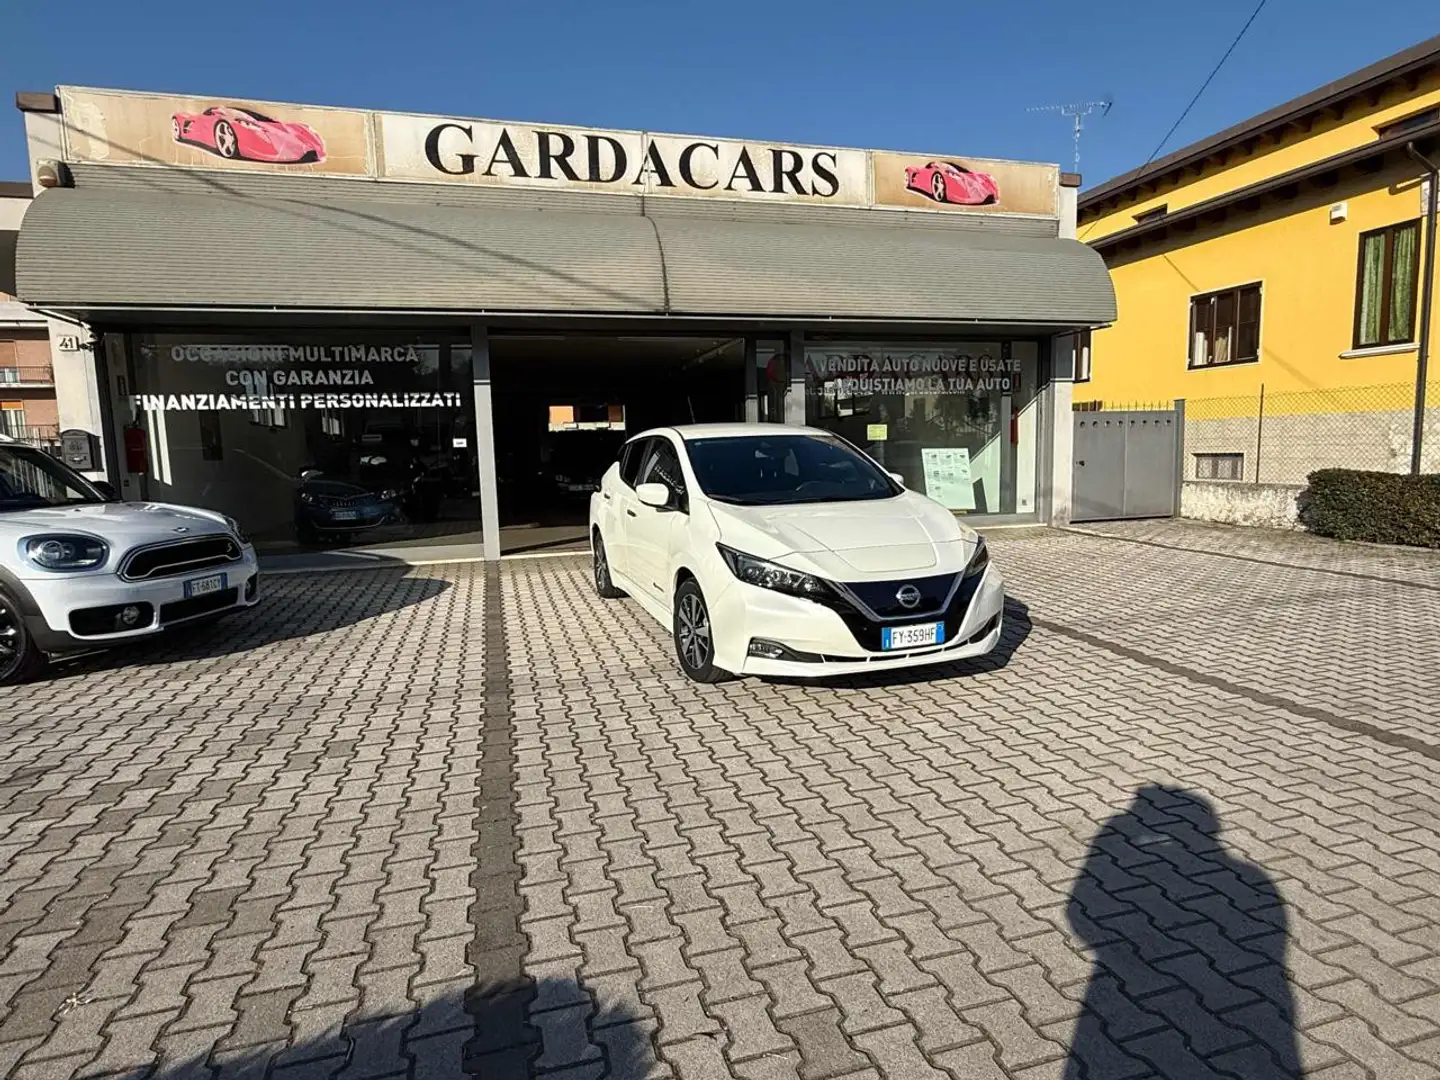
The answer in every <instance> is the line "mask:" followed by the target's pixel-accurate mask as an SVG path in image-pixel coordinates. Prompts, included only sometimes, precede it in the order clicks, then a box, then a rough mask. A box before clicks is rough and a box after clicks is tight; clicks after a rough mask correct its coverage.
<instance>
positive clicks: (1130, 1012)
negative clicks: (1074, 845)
mask: <svg viewBox="0 0 1440 1080" xmlns="http://www.w3.org/2000/svg"><path fill="white" fill-rule="evenodd" d="M1220 828H1221V826H1220V821H1219V818H1218V817H1217V815H1216V813H1215V808H1214V807H1213V806H1212V805H1211V803H1210V801H1209V800H1208V799H1206V798H1204V797H1203V796H1201V795H1198V794H1196V793H1195V792H1192V791H1186V790H1183V789H1178V788H1170V787H1162V786H1160V785H1148V786H1146V787H1143V788H1141V789H1140V790H1139V791H1137V792H1136V793H1135V798H1134V799H1133V801H1132V802H1131V803H1130V805H1129V806H1128V807H1126V809H1125V810H1124V811H1122V812H1121V813H1119V814H1116V815H1115V816H1114V817H1112V818H1110V819H1109V820H1107V821H1106V822H1105V823H1104V825H1102V826H1101V827H1100V830H1099V831H1098V832H1097V833H1096V834H1095V836H1094V838H1093V839H1092V840H1091V842H1090V847H1089V850H1088V852H1087V853H1086V857H1085V863H1084V866H1083V867H1082V868H1081V871H1080V873H1079V875H1078V876H1077V877H1076V879H1075V884H1074V885H1073V887H1072V888H1071V892H1070V899H1069V905H1068V907H1067V909H1066V916H1067V918H1068V920H1069V923H1070V927H1071V929H1072V930H1073V931H1074V933H1075V935H1076V936H1077V937H1078V938H1079V939H1080V940H1081V941H1083V942H1085V944H1086V945H1088V946H1089V948H1090V949H1091V950H1092V954H1093V956H1094V966H1093V968H1092V970H1091V973H1090V979H1089V982H1088V983H1087V984H1086V988H1085V998H1084V1008H1083V1011H1082V1013H1081V1015H1080V1019H1079V1021H1078V1023H1077V1024H1076V1027H1075V1034H1074V1037H1073V1039H1072V1041H1071V1046H1070V1056H1069V1059H1068V1061H1067V1062H1066V1066H1065V1072H1064V1076H1065V1078H1066V1080H1085V1078H1093V1077H1096V1076H1105V1077H1112V1076H1113V1077H1117V1078H1122V1077H1131V1076H1141V1075H1146V1074H1148V1073H1150V1072H1151V1071H1152V1070H1153V1071H1155V1072H1158V1073H1159V1074H1160V1075H1163V1076H1165V1077H1167V1078H1169V1080H1199V1078H1202V1077H1205V1078H1209V1077H1214V1076H1217V1075H1226V1076H1243V1077H1245V1078H1246V1080H1271V1078H1274V1080H1279V1078H1281V1077H1285V1078H1293V1077H1300V1076H1303V1075H1304V1074H1303V1070H1302V1068H1301V1065H1300V1057H1299V1051H1298V1049H1297V1039H1296V1034H1295V1003H1294V999H1293V995H1292V993H1291V989H1290V983H1289V981H1288V979H1287V977H1286V973H1285V949H1286V938H1287V933H1288V931H1287V918H1286V914H1285V904H1284V901H1283V900H1282V899H1281V897H1280V893H1279V890H1278V889H1277V888H1276V886H1275V883H1274V881H1273V880H1272V879H1271V877H1270V875H1269V874H1267V873H1266V872H1265V871H1264V870H1263V869H1262V868H1261V867H1259V866H1257V865H1255V864H1254V863H1250V862H1246V861H1245V860H1243V859H1241V858H1238V857H1237V856H1235V855H1234V854H1232V853H1231V852H1229V851H1228V850H1227V849H1226V847H1225V845H1224V844H1223V843H1222V842H1221V841H1220V839H1219V833H1220Z"/></svg>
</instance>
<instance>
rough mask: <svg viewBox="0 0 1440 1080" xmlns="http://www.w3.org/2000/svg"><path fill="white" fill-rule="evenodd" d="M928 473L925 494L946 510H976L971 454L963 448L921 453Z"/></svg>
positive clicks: (923, 451)
mask: <svg viewBox="0 0 1440 1080" xmlns="http://www.w3.org/2000/svg"><path fill="white" fill-rule="evenodd" d="M920 460H921V462H922V463H923V465H924V469H925V494H926V495H928V496H930V498H932V499H934V500H935V501H936V502H938V503H939V504H940V505H941V506H943V507H945V508H946V509H947V510H974V509H975V481H974V480H973V479H972V478H971V476H970V451H969V450H967V449H965V448H964V447H963V446H962V447H926V448H925V449H923V450H921V451H920Z"/></svg>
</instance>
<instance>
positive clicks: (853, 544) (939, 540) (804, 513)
mask: <svg viewBox="0 0 1440 1080" xmlns="http://www.w3.org/2000/svg"><path fill="white" fill-rule="evenodd" d="M710 508H711V510H712V512H713V513H714V515H715V520H716V523H717V525H718V526H719V529H720V540H721V543H724V544H726V545H727V546H730V547H733V548H736V549H737V550H740V551H744V552H745V553H746V554H749V555H754V556H756V557H758V558H762V559H773V560H776V561H779V562H782V563H785V564H786V565H789V566H794V567H796V568H797V569H805V570H807V571H810V572H812V573H818V574H820V575H822V576H824V577H829V578H833V579H839V580H844V579H846V578H849V577H854V576H855V575H856V574H860V575H864V576H869V575H883V574H915V573H925V572H930V573H936V574H939V573H947V572H949V571H952V570H958V569H961V568H963V567H964V565H965V564H966V563H967V562H968V561H969V558H970V555H971V553H972V552H973V551H974V547H975V542H976V534H975V531H974V530H973V529H971V528H970V527H969V526H967V525H963V524H961V522H960V521H958V520H957V519H956V517H955V515H954V514H952V513H951V512H950V511H949V510H946V509H945V508H944V507H943V506H941V505H940V504H939V503H936V502H934V501H933V500H931V499H928V498H926V497H925V496H924V495H920V494H918V493H916V492H913V491H906V492H904V493H902V494H900V495H898V496H896V497H895V498H893V499H873V500H860V501H854V502H835V503H798V504H790V505H784V506H734V505H731V504H728V503H718V502H711V503H710Z"/></svg>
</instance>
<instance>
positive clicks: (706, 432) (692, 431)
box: [633, 423, 830, 441]
mask: <svg viewBox="0 0 1440 1080" xmlns="http://www.w3.org/2000/svg"><path fill="white" fill-rule="evenodd" d="M665 431H668V432H672V433H673V434H676V435H679V436H680V438H682V439H685V440H687V441H688V440H690V439H733V438H738V437H740V436H742V435H751V436H754V435H829V434H830V432H828V431H825V430H824V429H822V428H813V427H805V426H804V425H801V424H759V423H756V424H678V425H676V426H675V427H665V428H651V429H650V430H649V431H642V432H640V434H638V435H635V436H633V437H634V438H636V439H640V438H644V437H645V436H647V435H658V434H659V433H661V432H665Z"/></svg>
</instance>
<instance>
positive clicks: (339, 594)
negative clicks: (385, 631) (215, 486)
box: [48, 560, 450, 678]
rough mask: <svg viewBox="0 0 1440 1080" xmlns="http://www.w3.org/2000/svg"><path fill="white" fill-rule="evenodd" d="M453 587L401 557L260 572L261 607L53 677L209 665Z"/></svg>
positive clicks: (119, 649) (79, 659)
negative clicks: (336, 567) (330, 568)
mask: <svg viewBox="0 0 1440 1080" xmlns="http://www.w3.org/2000/svg"><path fill="white" fill-rule="evenodd" d="M449 588H450V583H449V582H447V581H444V580H442V579H439V578H434V577H427V576H423V575H420V574H416V573H415V568H414V567H411V566H408V565H406V564H404V563H402V562H399V561H398V560H382V561H381V562H367V563H366V564H365V565H364V568H363V569H361V568H356V569H353V570H351V569H347V570H342V571H334V572H330V573H295V574H271V575H266V574H265V572H264V570H262V571H261V573H260V602H259V603H258V604H256V605H255V606H254V607H252V608H246V609H244V610H241V611H236V612H234V613H232V614H229V615H225V616H223V617H220V618H217V619H215V620H213V621H204V622H199V623H186V624H183V625H181V626H177V627H175V628H174V629H172V630H169V631H167V632H165V633H162V634H157V635H155V636H153V637H148V638H144V639H141V640H137V641H131V642H126V643H124V644H122V645H117V646H113V647H111V648H107V649H104V650H102V651H96V652H90V653H84V654H81V655H78V656H68V657H66V656H62V657H59V658H57V659H56V660H54V661H53V662H52V663H51V664H50V669H49V672H48V677H50V678H55V677H59V676H64V675H76V674H88V673H91V672H100V671H107V670H113V669H115V668H124V667H131V666H134V665H137V664H139V665H145V664H169V663H174V662H176V661H183V660H206V659H214V658H216V657H222V656H230V655H234V654H237V653H245V652H249V651H250V650H252V649H257V648H261V647H264V646H266V645H274V644H276V643H277V642H284V641H293V640H298V639H302V638H307V637H310V636H312V635H315V634H324V633H329V632H331V631H334V630H342V629H344V628H346V627H349V626H356V625H358V624H360V623H363V622H366V621H368V620H370V619H374V618H376V617H378V616H381V615H388V614H390V613H392V612H395V611H402V610H404V609H405V608H408V607H412V606H413V605H415V604H421V603H424V602H425V601H427V600H432V599H434V598H435V597H437V596H439V595H440V594H441V593H443V592H445V591H446V590H447V589H449Z"/></svg>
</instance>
